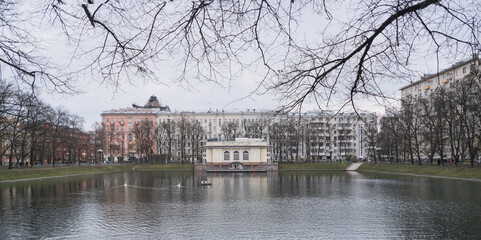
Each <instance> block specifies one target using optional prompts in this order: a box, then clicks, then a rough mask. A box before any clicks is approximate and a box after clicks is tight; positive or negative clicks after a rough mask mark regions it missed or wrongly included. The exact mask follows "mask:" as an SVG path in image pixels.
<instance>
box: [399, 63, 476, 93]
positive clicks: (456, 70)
mask: <svg viewBox="0 0 481 240" xmlns="http://www.w3.org/2000/svg"><path fill="white" fill-rule="evenodd" d="M476 69H477V70H478V71H479V70H481V65H480V61H479V58H478V57H474V58H472V59H470V60H466V61H462V62H458V63H456V64H454V65H452V66H451V67H449V68H447V69H444V70H442V71H440V72H439V73H433V74H426V75H424V76H422V77H421V79H420V80H418V81H416V82H413V83H411V84H409V85H407V86H404V87H402V88H401V99H407V98H411V99H413V100H415V99H418V98H427V97H429V96H430V95H431V94H432V93H434V92H436V90H437V89H440V88H444V89H450V88H454V87H455V86H456V84H457V83H458V82H459V81H463V79H465V77H466V76H468V75H469V74H470V73H471V72H473V71H474V70H476Z"/></svg>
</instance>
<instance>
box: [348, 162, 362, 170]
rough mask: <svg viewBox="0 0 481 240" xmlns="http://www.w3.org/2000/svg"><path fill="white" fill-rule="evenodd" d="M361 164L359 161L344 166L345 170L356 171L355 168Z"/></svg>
mask: <svg viewBox="0 0 481 240" xmlns="http://www.w3.org/2000/svg"><path fill="white" fill-rule="evenodd" d="M361 165H362V162H360V163H352V164H351V165H349V167H347V168H346V170H347V171H356V170H357V168H359V167H360V166H361Z"/></svg>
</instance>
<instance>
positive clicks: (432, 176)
mask: <svg viewBox="0 0 481 240" xmlns="http://www.w3.org/2000/svg"><path fill="white" fill-rule="evenodd" d="M356 172H372V173H384V174H392V175H405V176H413V177H431V178H444V179H453V180H467V181H474V182H481V179H476V178H460V177H449V176H436V175H424V174H416V173H395V172H383V171H375V170H356Z"/></svg>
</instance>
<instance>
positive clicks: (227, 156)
mask: <svg viewBox="0 0 481 240" xmlns="http://www.w3.org/2000/svg"><path fill="white" fill-rule="evenodd" d="M224 161H230V153H229V151H225V152H224Z"/></svg>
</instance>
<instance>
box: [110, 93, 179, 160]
mask: <svg viewBox="0 0 481 240" xmlns="http://www.w3.org/2000/svg"><path fill="white" fill-rule="evenodd" d="M161 112H170V108H169V107H168V106H162V105H161V104H160V103H159V101H158V100H157V97H156V96H153V95H152V96H151V97H150V98H149V100H148V101H147V103H146V104H145V105H144V106H138V105H136V104H132V107H127V108H121V109H112V110H110V111H104V112H102V113H101V116H102V126H103V128H104V134H105V138H104V139H105V142H104V147H103V149H102V150H103V156H104V160H105V161H110V162H119V163H121V162H127V161H129V160H130V161H142V160H143V157H144V156H146V155H147V154H149V152H150V153H154V154H155V153H156V149H157V146H156V141H149V139H148V138H150V136H153V135H154V126H155V122H156V116H157V114H158V113H161ZM143 139H147V140H143Z"/></svg>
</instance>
